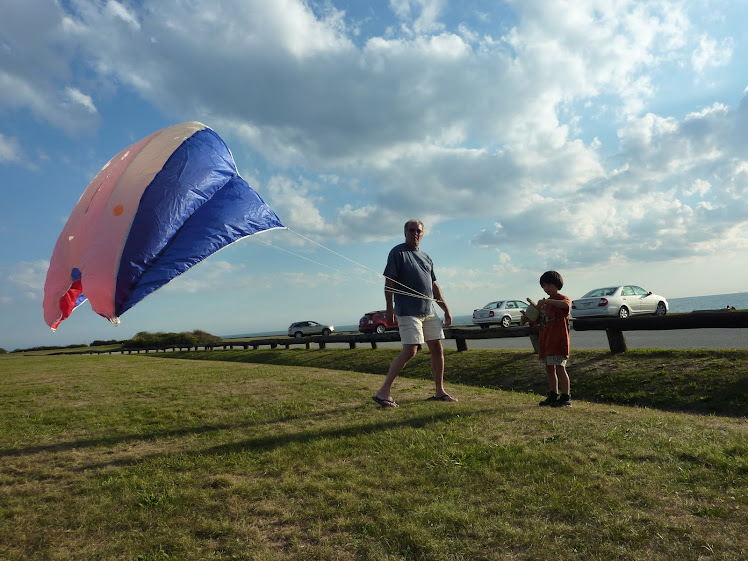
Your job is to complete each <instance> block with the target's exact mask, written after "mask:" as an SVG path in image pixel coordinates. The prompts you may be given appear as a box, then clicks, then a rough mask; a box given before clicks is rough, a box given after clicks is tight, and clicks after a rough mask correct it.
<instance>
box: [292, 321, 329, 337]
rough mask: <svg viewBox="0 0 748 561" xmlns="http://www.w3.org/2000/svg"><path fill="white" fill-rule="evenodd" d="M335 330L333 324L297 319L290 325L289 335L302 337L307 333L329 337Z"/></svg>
mask: <svg viewBox="0 0 748 561" xmlns="http://www.w3.org/2000/svg"><path fill="white" fill-rule="evenodd" d="M333 331H335V328H334V327H333V326H332V325H322V324H321V323H317V322H316V321H297V322H296V323H292V324H291V325H290V326H289V327H288V336H289V337H296V338H297V339H300V338H301V337H304V336H306V335H324V336H325V337H327V336H328V335H329V334H330V333H332V332H333Z"/></svg>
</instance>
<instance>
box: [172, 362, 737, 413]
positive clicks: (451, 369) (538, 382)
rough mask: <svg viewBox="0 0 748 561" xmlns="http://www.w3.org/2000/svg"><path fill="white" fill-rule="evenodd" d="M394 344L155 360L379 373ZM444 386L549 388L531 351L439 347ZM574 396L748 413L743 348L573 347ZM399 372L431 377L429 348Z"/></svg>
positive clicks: (384, 369)
mask: <svg viewBox="0 0 748 561" xmlns="http://www.w3.org/2000/svg"><path fill="white" fill-rule="evenodd" d="M398 352H399V350H398V349H379V350H377V351H376V352H372V351H371V350H370V349H353V350H340V349H337V350H336V349H327V350H306V349H287V350H279V349H276V350H250V351H210V352H179V353H168V354H161V355H159V356H160V357H164V356H168V357H171V358H188V359H193V360H226V361H232V362H251V363H258V364H276V365H285V366H316V367H320V368H330V369H336V370H354V371H356V372H367V373H371V374H386V373H387V369H388V368H389V364H390V362H391V361H392V359H393V358H394V357H395V355H396V354H397V353H398ZM445 362H446V374H445V379H446V380H447V382H448V383H461V384H467V385H471V386H479V387H485V388H494V389H501V390H507V391H519V392H535V393H538V394H543V395H544V394H545V393H546V392H547V391H548V386H547V382H546V377H545V373H544V370H543V367H542V366H541V365H540V363H539V361H538V360H537V356H536V355H535V354H533V353H531V352H525V351H497V350H470V351H467V352H457V351H450V350H447V351H445ZM567 370H568V372H569V376H570V378H571V383H572V394H573V396H574V398H575V399H584V400H587V401H596V402H604V403H617V404H627V405H637V406H640V407H657V408H661V409H668V410H677V411H689V412H695V413H708V414H719V415H735V416H743V417H745V416H748V351H744V350H711V349H710V350H688V351H682V350H633V351H628V352H626V353H622V354H616V355H612V354H611V353H609V352H608V351H575V352H574V353H573V354H572V357H571V360H570V363H569V366H568V368H567ZM403 376H405V377H416V378H421V379H427V380H428V379H431V367H430V358H429V354H428V352H420V353H418V355H416V358H415V359H413V360H412V361H411V362H410V363H409V364H408V366H407V368H406V369H405V371H404V372H403Z"/></svg>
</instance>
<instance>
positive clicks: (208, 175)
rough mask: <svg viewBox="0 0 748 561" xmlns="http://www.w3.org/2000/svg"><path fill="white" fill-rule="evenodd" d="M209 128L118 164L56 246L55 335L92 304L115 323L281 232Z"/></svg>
mask: <svg viewBox="0 0 748 561" xmlns="http://www.w3.org/2000/svg"><path fill="white" fill-rule="evenodd" d="M283 227H284V226H283V224H282V223H281V221H280V219H279V218H278V217H277V216H276V214H275V213H274V212H273V211H272V210H271V209H270V207H268V206H267V205H266V204H265V202H264V201H263V200H262V198H261V197H260V196H259V195H258V194H257V193H256V192H255V191H254V190H253V189H252V188H251V187H250V186H249V185H248V184H247V182H246V181H244V179H242V178H241V177H240V176H239V173H238V171H237V169H236V164H235V163H234V158H233V156H232V155H231V151H230V150H229V149H228V147H227V146H226V144H225V143H224V142H223V140H221V138H220V137H219V136H218V135H217V134H216V133H215V132H214V131H213V130H211V129H210V128H208V127H207V126H205V125H203V124H202V123H198V122H191V123H182V124H181V125H174V126H172V127H168V128H165V129H162V130H160V131H157V132H154V133H153V134H151V135H150V136H148V137H146V138H144V139H142V140H140V141H139V142H136V143H135V144H133V145H132V146H130V147H129V148H126V149H124V150H123V151H122V152H120V153H119V154H117V155H116V156H115V157H114V158H112V159H111V160H110V161H109V162H108V163H107V164H106V165H105V166H104V167H103V168H102V170H101V171H100V172H99V173H98V175H97V176H96V177H95V178H94V180H93V181H92V182H91V183H90V184H89V185H88V187H87V188H86V190H85V192H84V193H83V195H82V196H81V198H80V200H79V201H78V204H77V205H76V206H75V208H74V209H73V211H72V213H71V214H70V218H69V219H68V221H67V224H65V227H64V228H63V230H62V233H61V234H60V237H59V238H58V239H57V243H56V245H55V249H54V252H53V253H52V258H51V259H50V263H49V270H48V271H47V280H46V282H45V284H44V321H45V322H46V323H47V325H49V326H50V327H51V328H52V329H53V330H54V329H56V328H57V326H58V325H59V324H60V322H62V321H63V320H64V319H66V318H67V317H68V316H69V315H70V314H71V313H72V311H73V310H74V309H75V308H76V307H78V306H79V305H80V304H82V303H83V302H85V301H86V299H88V300H89V301H90V302H91V307H92V308H93V310H94V311H95V312H96V313H98V314H99V315H102V316H104V317H105V318H107V319H109V320H110V321H111V322H113V323H119V316H121V315H122V314H123V313H125V312H126V311H127V310H129V309H130V308H132V307H133V306H134V305H135V304H137V303H138V302H140V301H141V300H142V299H143V298H145V297H146V296H148V295H149V294H150V293H151V292H153V291H154V290H157V289H158V288H160V287H161V286H163V285H164V284H166V283H167V282H169V281H170V280H172V279H173V278H174V277H176V276H178V275H180V274H182V273H184V272H185V271H186V270H187V269H189V268H190V267H192V266H193V265H196V264H197V263H199V262H200V261H202V260H203V259H205V258H206V257H208V256H210V255H211V254H213V253H215V252H216V251H218V250H219V249H222V248H224V247H226V246H227V245H229V244H231V243H233V242H235V241H237V240H239V239H241V238H243V237H246V236H250V235H252V234H254V233H257V232H261V231H263V230H270V229H273V228H283Z"/></svg>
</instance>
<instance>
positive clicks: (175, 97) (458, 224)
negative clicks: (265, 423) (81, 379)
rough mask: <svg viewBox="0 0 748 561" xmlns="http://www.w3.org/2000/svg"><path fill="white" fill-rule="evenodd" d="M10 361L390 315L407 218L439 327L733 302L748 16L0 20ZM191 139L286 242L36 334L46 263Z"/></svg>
mask: <svg viewBox="0 0 748 561" xmlns="http://www.w3.org/2000/svg"><path fill="white" fill-rule="evenodd" d="M0 13H2V17H1V18H0V190H1V193H2V203H0V281H1V283H2V287H3V288H4V290H2V292H0V348H5V349H6V350H13V349H18V348H29V347H33V346H46V345H70V344H76V343H91V342H92V341H95V340H110V339H118V340H121V339H127V338H130V337H132V336H133V335H134V334H136V333H138V332H140V331H150V332H158V331H166V332H180V331H192V330H194V329H202V330H204V331H208V332H210V333H213V334H216V335H223V336H229V335H236V334H244V333H256V332H264V331H274V330H283V329H286V328H287V327H288V325H289V324H290V323H292V322H294V321H301V320H315V321H319V322H323V323H331V324H333V325H351V324H355V323H357V322H358V319H359V318H360V317H361V315H362V314H363V313H365V312H368V311H372V310H378V309H383V308H384V295H383V278H382V276H381V272H382V271H383V269H384V265H385V262H386V259H387V253H388V252H389V250H390V249H391V248H392V247H393V246H394V245H396V244H398V243H400V242H402V241H403V225H404V223H405V222H406V221H407V220H408V219H410V218H412V217H417V218H420V219H421V220H422V221H423V222H424V224H425V231H426V233H425V236H424V239H423V241H422V243H421V249H422V250H424V251H426V252H427V253H428V254H429V255H430V256H431V258H432V259H433V260H434V263H435V270H436V276H437V280H438V282H439V285H440V287H441V288H442V292H443V294H444V297H445V300H446V302H447V304H448V305H449V307H450V310H451V312H452V314H453V315H469V314H471V313H472V311H473V309H474V308H479V307H482V306H483V305H484V304H486V303H487V302H489V301H491V300H497V299H504V298H520V299H524V298H527V297H531V298H533V299H535V298H540V297H542V296H543V293H542V291H541V289H540V287H539V284H538V279H539V277H540V275H541V274H542V273H543V272H544V271H546V270H557V271H559V272H560V273H561V274H562V275H563V277H564V281H565V285H564V288H563V290H562V292H563V293H564V294H567V295H568V296H570V297H571V298H572V299H573V298H577V297H580V296H582V295H583V294H584V293H586V292H587V291H589V290H591V289H593V288H597V287H600V286H605V285H608V284H624V283H631V284H637V285H639V286H642V287H643V288H646V289H647V290H651V291H653V292H655V293H657V294H661V295H663V296H665V297H666V298H678V297H690V296H701V295H712V294H726V293H733V292H744V291H746V279H748V274H746V273H748V259H746V250H747V249H748V196H747V195H748V89H746V88H747V86H748V25H746V22H748V2H744V1H743V0H734V1H733V0H714V1H713V0H698V1H696V0H694V1H690V0H684V1H678V0H672V1H668V0H662V1H632V0H569V1H563V0H558V1H553V0H516V1H515V0H510V1H505V2H502V1H500V0H459V1H457V0H389V1H387V0H381V1H377V2H362V1H360V0H350V1H342V0H318V1H315V0H306V1H304V0H273V1H272V2H268V1H267V0H170V1H169V2H163V1H162V0H119V1H117V0H0ZM185 121H200V122H202V123H205V124H206V125H208V126H209V127H211V128H212V129H213V130H215V131H216V132H217V133H218V134H219V135H220V136H221V137H222V138H223V139H224V140H225V141H226V143H227V145H228V146H229V147H230V149H231V151H232V153H233V155H234V158H235V160H236V163H237V166H238V169H239V172H240V173H241V175H242V177H244V178H245V179H246V180H247V181H248V183H249V184H250V185H251V186H252V187H253V188H254V189H255V190H256V191H257V192H258V193H259V194H260V195H261V196H262V198H263V199H264V200H265V202H266V203H267V204H268V205H269V206H270V207H271V208H272V209H273V210H274V211H275V212H276V214H277V215H278V216H279V217H280V219H281V221H282V222H283V223H284V224H285V225H286V226H287V227H288V230H273V231H270V232H265V233H262V234H257V235H255V236H251V237H249V238H245V239H244V240H241V241H239V242H237V243H234V244H232V245H231V246H229V247H228V248H226V249H223V250H221V251H220V252H218V253H216V254H214V255H213V256H211V257H210V258H208V259H206V260H205V261H203V262H202V263H201V264H199V265H198V266H196V267H194V268H192V269H190V270H189V271H187V272H186V273H184V274H183V275H181V276H180V277H178V278H176V279H175V280H173V281H172V282H170V283H169V284H167V285H165V286H164V287H163V288H161V289H159V290H158V291H156V292H154V293H153V294H151V295H150V296H148V297H147V298H146V299H144V300H143V301H141V302H140V303H139V304H138V305H136V306H135V307H133V308H132V309H131V310H129V311H127V313H125V314H123V315H122V317H121V324H120V325H118V326H115V325H113V324H110V323H109V322H108V321H107V320H106V319H104V318H102V317H100V316H98V315H97V314H96V313H94V312H93V311H92V310H91V307H90V305H88V304H84V305H82V306H80V307H79V308H78V309H77V310H76V311H75V312H73V314H72V315H71V316H70V318H68V319H67V320H65V321H64V322H63V323H62V324H61V325H60V327H59V329H58V330H57V331H56V332H52V331H51V330H50V329H49V327H48V326H47V325H46V324H45V323H44V320H43V316H42V304H41V303H42V299H43V294H44V282H45V277H46V271H47V267H48V265H49V259H50V256H51V254H52V250H53V248H54V245H55V242H56V240H57V237H58V236H59V234H60V232H61V230H62V228H63V226H64V224H65V222H66V220H67V217H68V215H69V213H70V212H71V210H72V208H73V207H74V206H75V204H76V202H77V201H78V198H79V197H80V195H81V194H82V193H83V191H84V190H85V188H86V186H87V185H88V183H89V182H90V181H91V180H92V179H93V177H94V176H95V175H96V174H97V173H98V171H99V170H100V169H101V168H102V167H103V166H104V165H105V164H106V163H107V162H108V161H109V159H110V158H111V157H112V156H114V155H115V154H117V153H118V152H119V151H120V150H122V149H123V148H125V147H127V146H129V145H130V144H132V143H134V142H136V141H138V140H140V139H141V138H143V137H145V136H147V135H149V134H151V133H152V132H154V131H156V130H159V129H161V128H164V127H167V126H171V125H174V124H177V123H181V122H185Z"/></svg>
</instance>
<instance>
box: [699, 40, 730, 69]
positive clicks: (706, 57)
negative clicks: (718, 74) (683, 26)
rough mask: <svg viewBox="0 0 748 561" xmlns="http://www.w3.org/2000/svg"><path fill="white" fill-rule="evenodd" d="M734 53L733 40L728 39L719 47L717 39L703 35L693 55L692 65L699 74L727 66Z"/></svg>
mask: <svg viewBox="0 0 748 561" xmlns="http://www.w3.org/2000/svg"><path fill="white" fill-rule="evenodd" d="M732 51H733V40H732V38H730V37H727V38H725V39H723V40H722V42H721V43H720V44H719V45H718V44H717V41H716V40H715V39H712V38H711V37H707V36H706V35H702V36H701V37H700V39H699V44H698V47H697V48H696V50H694V52H693V54H692V55H691V64H692V65H693V68H694V70H696V72H698V73H701V72H703V71H704V70H705V69H706V68H709V67H719V66H725V65H727V64H728V63H729V62H730V59H731V58H732Z"/></svg>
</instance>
